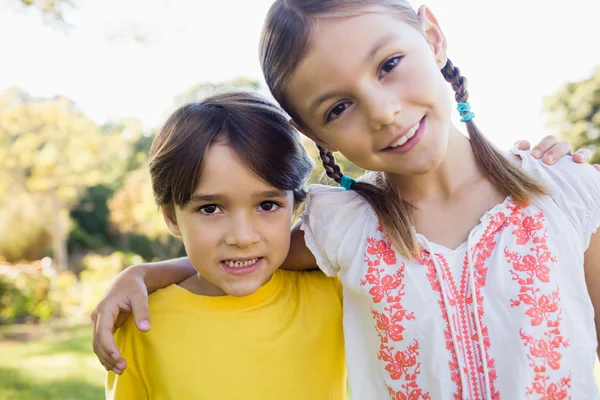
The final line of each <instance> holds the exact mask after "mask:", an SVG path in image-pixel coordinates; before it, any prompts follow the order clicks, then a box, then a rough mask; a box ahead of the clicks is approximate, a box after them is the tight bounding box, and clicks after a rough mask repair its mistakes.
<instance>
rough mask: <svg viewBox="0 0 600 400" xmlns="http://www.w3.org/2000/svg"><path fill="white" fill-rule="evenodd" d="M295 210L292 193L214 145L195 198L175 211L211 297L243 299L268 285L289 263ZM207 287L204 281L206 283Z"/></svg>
mask: <svg viewBox="0 0 600 400" xmlns="http://www.w3.org/2000/svg"><path fill="white" fill-rule="evenodd" d="M293 211H294V198H293V193H292V191H289V190H288V191H285V190H278V189H276V188H274V187H271V186H269V185H268V184H266V183H265V182H263V181H262V180H260V179H259V178H258V177H257V176H256V175H255V174H254V173H253V172H252V171H250V170H249V169H248V167H247V166H246V165H244V164H243V163H242V162H241V161H240V159H239V157H238V156H237V154H236V153H235V152H234V151H233V150H231V148H230V147H229V146H227V145H226V144H224V143H219V142H217V143H215V144H213V145H212V146H211V147H210V148H209V150H208V151H207V152H206V155H205V157H204V159H203V162H202V168H201V171H200V177H199V183H198V185H197V187H196V189H195V190H194V193H193V195H192V200H191V201H190V202H189V203H187V204H186V205H185V206H184V207H175V217H176V221H172V220H170V219H169V218H168V217H166V218H165V220H166V221H167V225H169V228H170V229H171V231H172V232H173V233H174V234H175V235H178V236H181V237H182V239H183V243H184V245H185V250H186V252H187V254H188V257H189V258H190V261H191V263H192V265H193V266H194V268H196V270H197V271H198V273H199V274H200V275H201V276H202V277H203V278H204V279H205V280H206V281H208V282H210V283H211V284H212V285H214V286H212V287H208V288H207V289H208V290H209V291H210V292H212V293H217V294H230V295H233V296H245V295H248V294H251V293H254V292H255V291H256V290H258V289H259V288H260V287H261V286H262V285H264V284H265V283H266V282H267V281H268V280H269V279H270V278H271V276H272V275H273V272H274V271H275V270H276V269H277V268H279V266H280V265H281V264H282V263H283V261H284V260H285V257H286V256H287V253H288V250H289V247H290V228H291V221H292V215H293ZM204 284H206V282H204Z"/></svg>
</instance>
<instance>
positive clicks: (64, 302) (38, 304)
mask: <svg viewBox="0 0 600 400" xmlns="http://www.w3.org/2000/svg"><path fill="white" fill-rule="evenodd" d="M143 262H144V259H143V258H142V257H140V256H139V255H137V254H132V253H123V252H120V251H117V252H113V253H112V254H110V255H100V254H96V253H88V254H87V255H86V256H85V257H83V259H82V261H81V264H82V268H83V270H82V271H81V273H80V274H79V277H77V276H76V275H75V274H73V273H72V272H70V271H67V272H60V273H56V272H55V271H54V270H53V269H51V268H41V269H40V268H37V263H33V264H31V265H28V264H21V265H19V266H18V267H6V266H5V267H3V268H10V269H11V272H10V273H5V274H0V324H6V323H22V322H37V321H47V320H49V319H52V318H58V317H66V318H68V319H71V320H82V319H86V318H87V316H88V315H89V314H90V312H91V311H92V309H93V307H94V305H95V304H96V303H98V301H99V300H100V298H101V297H102V294H103V293H104V291H105V290H106V288H107V287H108V285H109V284H110V282H111V280H112V279H113V278H114V277H115V275H117V274H118V273H119V272H121V271H122V270H123V269H125V268H127V267H128V266H130V265H134V264H140V263H143Z"/></svg>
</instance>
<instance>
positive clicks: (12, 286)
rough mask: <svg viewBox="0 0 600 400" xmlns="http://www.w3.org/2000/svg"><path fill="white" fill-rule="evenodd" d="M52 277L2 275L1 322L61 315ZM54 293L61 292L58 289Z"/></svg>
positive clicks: (0, 294) (0, 290)
mask: <svg viewBox="0 0 600 400" xmlns="http://www.w3.org/2000/svg"><path fill="white" fill-rule="evenodd" d="M50 285H51V282H50V279H49V278H48V277H46V276H41V275H30V274H26V273H23V274H19V275H18V276H17V277H16V278H13V279H10V278H9V277H8V276H2V275H0V323H14V322H34V321H39V320H43V321H46V320H49V319H50V318H52V317H56V316H59V315H60V303H59V301H57V299H56V298H53V297H54V296H51V295H50V294H51V291H50ZM54 293H59V292H58V291H56V292H54Z"/></svg>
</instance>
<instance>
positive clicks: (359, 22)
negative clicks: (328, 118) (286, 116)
mask: <svg viewBox="0 0 600 400" xmlns="http://www.w3.org/2000/svg"><path fill="white" fill-rule="evenodd" d="M381 9H382V7H379V8H378V9H377V11H378V12H375V11H373V12H369V13H362V14H360V15H354V16H349V17H340V18H337V17H336V18H321V19H320V20H319V21H318V25H317V27H316V29H315V30H314V32H313V34H312V36H311V40H310V43H309V47H308V51H307V52H306V54H305V56H304V57H303V58H302V60H300V62H299V63H298V65H297V67H296V68H295V70H294V72H293V73H292V74H291V76H290V78H289V80H288V85H287V92H288V95H290V98H291V100H292V102H293V103H295V104H294V105H295V107H298V108H300V109H305V110H308V109H310V108H311V105H312V103H313V102H314V100H315V99H314V98H313V97H315V96H316V97H318V94H319V93H325V92H328V91H330V90H335V89H336V88H337V87H338V86H339V84H340V83H341V82H343V81H352V80H353V79H354V77H356V76H357V74H360V73H361V72H362V71H364V70H365V68H371V66H372V63H373V61H374V60H375V59H376V58H377V57H381V55H380V52H382V51H383V52H385V50H386V47H387V48H390V46H393V48H394V51H402V50H404V51H406V50H407V49H409V48H410V47H412V46H415V45H417V44H422V45H426V40H425V38H424V36H423V34H422V33H421V32H420V31H418V30H417V29H415V28H414V27H413V26H412V25H411V24H408V23H406V22H405V21H404V20H402V19H401V18H400V17H399V16H397V15H394V14H391V13H389V12H388V13H383V12H380V11H381ZM388 55H389V54H388Z"/></svg>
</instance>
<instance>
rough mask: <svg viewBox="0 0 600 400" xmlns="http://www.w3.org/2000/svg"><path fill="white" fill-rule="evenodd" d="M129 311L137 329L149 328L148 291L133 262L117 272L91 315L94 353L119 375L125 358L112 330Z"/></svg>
mask: <svg viewBox="0 0 600 400" xmlns="http://www.w3.org/2000/svg"><path fill="white" fill-rule="evenodd" d="M131 312H133V317H134V319H135V324H136V326H137V327H138V329H139V330H141V331H144V332H145V331H148V330H149V329H150V312H149V310H148V291H147V289H146V285H145V283H144V275H143V269H141V268H136V266H133V267H129V268H127V269H126V270H124V271H123V272H121V273H120V274H119V275H117V277H116V279H115V280H114V281H113V282H112V283H111V285H110V286H109V288H108V290H107V292H106V293H105V295H104V297H103V298H102V300H101V301H100V303H98V305H97V306H96V307H95V308H94V311H92V315H91V319H92V327H93V335H94V337H93V347H94V353H96V356H97V357H98V359H99V360H100V362H101V363H102V365H103V366H104V368H106V370H112V371H113V372H115V373H117V374H119V375H120V374H122V373H123V371H124V370H125V368H127V362H126V361H125V359H124V358H122V357H121V353H120V351H119V349H118V348H117V346H116V345H115V341H114V338H113V333H114V332H115V330H116V329H117V328H119V327H120V326H121V325H123V322H125V320H126V319H127V317H128V316H129V314H130V313H131Z"/></svg>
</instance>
